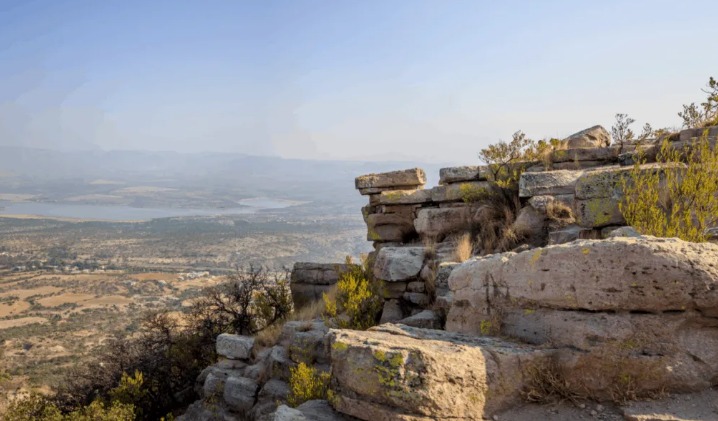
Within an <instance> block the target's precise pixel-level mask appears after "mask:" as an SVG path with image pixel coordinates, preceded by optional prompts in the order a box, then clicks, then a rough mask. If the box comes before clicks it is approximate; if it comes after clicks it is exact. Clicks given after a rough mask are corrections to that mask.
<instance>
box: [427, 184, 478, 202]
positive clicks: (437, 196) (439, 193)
mask: <svg viewBox="0 0 718 421" xmlns="http://www.w3.org/2000/svg"><path fill="white" fill-rule="evenodd" d="M489 188H490V184H489V182H488V181H470V182H469V181H467V182H463V183H455V184H448V185H442V186H436V187H434V188H432V189H431V200H432V201H433V202H437V203H438V202H457V201H463V202H471V201H472V200H477V199H478V198H480V197H484V196H486V195H487V194H488V193H487V192H488V191H489V190H488V189H489Z"/></svg>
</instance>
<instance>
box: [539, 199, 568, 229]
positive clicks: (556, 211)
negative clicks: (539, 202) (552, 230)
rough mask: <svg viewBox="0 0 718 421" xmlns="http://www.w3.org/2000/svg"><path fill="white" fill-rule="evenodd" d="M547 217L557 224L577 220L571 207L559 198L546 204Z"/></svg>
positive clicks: (566, 223) (560, 224) (561, 224)
mask: <svg viewBox="0 0 718 421" xmlns="http://www.w3.org/2000/svg"><path fill="white" fill-rule="evenodd" d="M546 217H547V218H548V220H549V221H550V222H552V223H554V224H556V225H557V226H566V225H568V224H572V223H574V222H575V218H574V216H573V210H572V209H571V207H570V206H568V205H567V204H565V203H563V202H561V201H559V200H553V201H550V202H548V203H547V204H546Z"/></svg>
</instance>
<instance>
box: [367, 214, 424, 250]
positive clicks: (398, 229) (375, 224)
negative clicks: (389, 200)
mask: <svg viewBox="0 0 718 421" xmlns="http://www.w3.org/2000/svg"><path fill="white" fill-rule="evenodd" d="M366 223H367V240H369V241H395V242H399V243H401V242H403V241H404V240H405V239H407V238H409V237H411V235H412V234H413V233H415V231H414V215H413V213H410V214H403V213H373V214H370V215H368V216H367V221H366Z"/></svg>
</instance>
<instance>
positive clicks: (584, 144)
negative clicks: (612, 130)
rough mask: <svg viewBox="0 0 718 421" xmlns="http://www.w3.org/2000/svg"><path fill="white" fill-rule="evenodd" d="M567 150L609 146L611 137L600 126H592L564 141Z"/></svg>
mask: <svg viewBox="0 0 718 421" xmlns="http://www.w3.org/2000/svg"><path fill="white" fill-rule="evenodd" d="M564 142H566V144H567V146H568V148H569V149H576V148H600V147H603V146H609V145H610V144H611V135H610V134H609V133H608V132H607V131H606V129H604V128H603V127H602V126H593V127H590V128H588V129H585V130H581V131H580V132H578V133H574V134H572V135H571V136H569V137H567V138H566V139H564Z"/></svg>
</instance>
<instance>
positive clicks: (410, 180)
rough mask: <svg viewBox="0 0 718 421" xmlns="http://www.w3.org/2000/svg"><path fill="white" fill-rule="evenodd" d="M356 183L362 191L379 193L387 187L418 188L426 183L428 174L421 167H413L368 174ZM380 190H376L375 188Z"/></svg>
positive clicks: (360, 177) (355, 181)
mask: <svg viewBox="0 0 718 421" xmlns="http://www.w3.org/2000/svg"><path fill="white" fill-rule="evenodd" d="M354 184H355V186H356V188H357V189H359V190H360V191H362V190H364V192H366V193H367V194H368V193H369V192H371V193H379V192H381V191H382V189H387V188H396V187H404V188H416V187H419V186H423V185H424V184H426V174H425V173H424V170H422V169H421V168H411V169H408V170H401V171H391V172H385V173H380V174H367V175H362V176H359V177H357V178H356V179H355V180H354ZM375 189H376V190H378V191H374V190H375Z"/></svg>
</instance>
